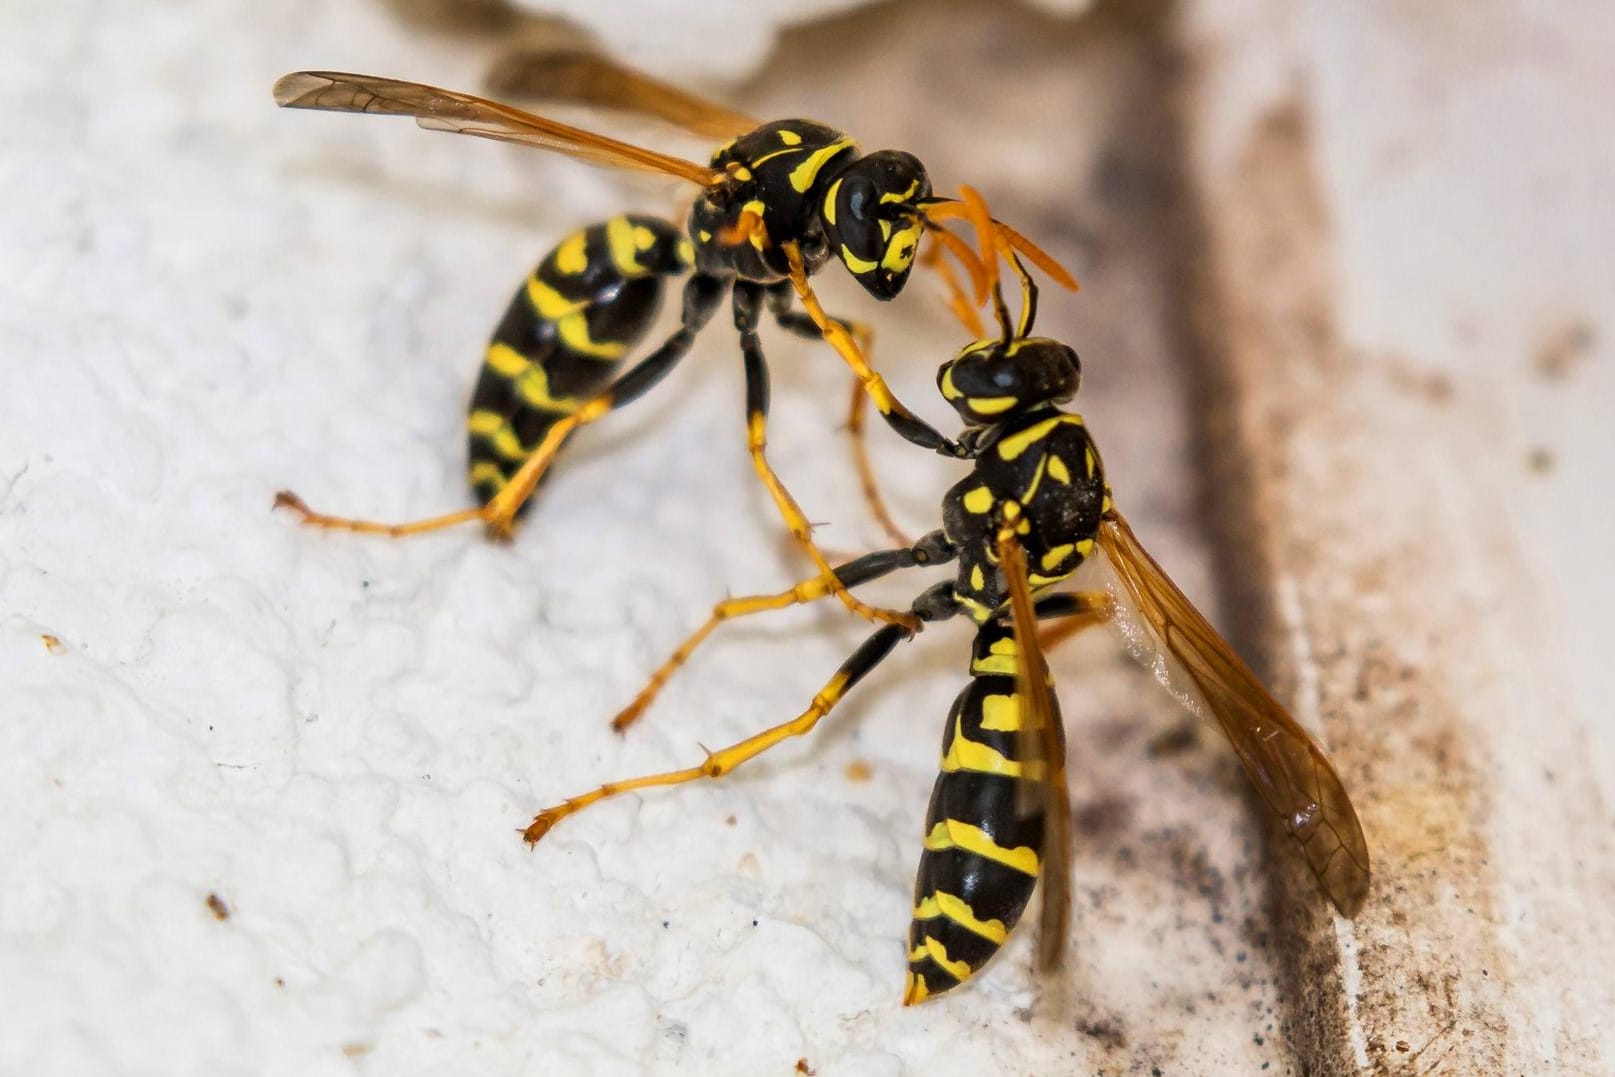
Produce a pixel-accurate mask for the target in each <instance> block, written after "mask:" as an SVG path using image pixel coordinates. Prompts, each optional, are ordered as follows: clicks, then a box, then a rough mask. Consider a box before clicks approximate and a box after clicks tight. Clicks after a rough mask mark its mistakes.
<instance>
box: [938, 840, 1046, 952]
mask: <svg viewBox="0 0 1615 1077" xmlns="http://www.w3.org/2000/svg"><path fill="white" fill-rule="evenodd" d="M925 847H926V848H927V849H930V850H931V851H932V852H942V851H943V850H946V849H963V850H964V851H965V852H967V853H975V854H976V855H977V856H980V857H984V858H985V859H987V860H991V861H992V862H993V863H995V864H1002V865H1004V866H1005V867H1006V868H1013V869H1014V870H1016V871H1018V872H1020V873H1021V874H1023V875H1034V876H1035V875H1036V874H1037V873H1038V859H1037V850H1036V849H1034V848H1032V847H1031V846H1029V845H1018V846H1016V847H1015V848H1013V849H1006V848H1005V847H1004V846H1002V845H1000V844H998V843H997V842H996V841H994V840H993V838H992V835H991V834H989V833H987V832H986V831H985V830H983V829H981V827H979V826H972V825H971V824H969V823H961V822H960V821H959V820H957V819H944V820H942V821H941V822H940V823H938V824H937V825H936V826H934V827H932V828H931V832H930V833H929V834H927V835H926V836H925ZM936 896H937V898H938V905H940V906H941V908H942V912H943V914H944V915H946V916H947V917H948V919H949V920H953V921H955V922H956V923H961V924H963V923H964V921H963V920H960V919H959V918H958V917H957V916H954V915H952V914H951V913H949V912H948V908H947V905H946V904H943V903H942V902H941V900H940V899H942V898H945V897H951V896H952V895H950V894H943V893H941V892H940V891H939V892H938V893H937V895H936ZM927 900H929V899H927ZM953 900H955V901H959V899H958V898H954V899H953ZM959 903H960V904H961V905H963V904H964V902H962V901H961V902H959ZM922 904H923V903H922ZM965 908H966V909H967V910H968V909H969V906H968V905H966V906H965ZM914 918H915V919H916V920H923V919H925V917H923V916H921V915H920V914H919V912H918V911H917V910H916V912H915V914H914ZM990 922H991V923H995V924H996V923H998V921H996V920H993V921H990ZM965 926H966V927H968V926H969V925H968V924H966V925H965ZM989 937H990V936H989ZM998 941H999V942H1002V941H1003V940H1002V939H999V940H998Z"/></svg>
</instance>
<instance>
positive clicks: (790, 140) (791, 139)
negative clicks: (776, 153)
mask: <svg viewBox="0 0 1615 1077" xmlns="http://www.w3.org/2000/svg"><path fill="white" fill-rule="evenodd" d="M774 133H775V134H777V135H779V140H780V141H781V142H783V143H785V144H786V145H787V146H800V145H801V144H802V136H801V135H799V134H797V133H796V132H795V131H792V130H791V129H790V128H788V127H781V128H780V129H779V130H778V131H776V132H774Z"/></svg>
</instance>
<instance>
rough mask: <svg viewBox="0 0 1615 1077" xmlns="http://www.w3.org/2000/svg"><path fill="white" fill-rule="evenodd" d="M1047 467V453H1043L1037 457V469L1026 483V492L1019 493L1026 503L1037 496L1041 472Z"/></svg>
mask: <svg viewBox="0 0 1615 1077" xmlns="http://www.w3.org/2000/svg"><path fill="white" fill-rule="evenodd" d="M1048 467H1049V454H1048V453H1044V454H1043V455H1042V456H1041V457H1040V458H1039V459H1038V462H1037V469H1036V470H1035V471H1033V472H1032V481H1031V482H1029V483H1027V484H1026V492H1025V493H1023V494H1021V500H1022V501H1024V502H1026V503H1027V504H1031V502H1032V498H1034V497H1036V496H1037V488H1038V487H1039V486H1042V485H1043V472H1045V471H1047V470H1048ZM1022 522H1023V523H1025V522H1026V521H1024V520H1023V521H1022ZM1029 527H1030V525H1028V528H1029ZM1015 530H1016V532H1017V533H1018V534H1022V535H1024V534H1027V531H1023V530H1021V529H1020V528H1018V527H1017V528H1016V529H1015Z"/></svg>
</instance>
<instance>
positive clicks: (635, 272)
mask: <svg viewBox="0 0 1615 1077" xmlns="http://www.w3.org/2000/svg"><path fill="white" fill-rule="evenodd" d="M606 249H607V250H609V251H610V252H611V263H612V265H615V266H616V267H617V272H619V273H621V274H622V275H623V276H625V277H639V276H643V275H644V273H645V267H644V266H642V265H640V264H639V246H638V244H636V243H635V242H634V226H633V222H631V221H629V219H628V218H627V217H613V218H611V220H609V221H607V222H606Z"/></svg>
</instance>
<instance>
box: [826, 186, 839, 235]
mask: <svg viewBox="0 0 1615 1077" xmlns="http://www.w3.org/2000/svg"><path fill="white" fill-rule="evenodd" d="M839 190H841V177H839V176H837V177H836V181H835V182H834V183H832V184H830V189H829V190H828V191H825V192H824V219H825V220H827V221H829V222H830V223H831V224H832V225H833V224H835V223H836V192H837V191H839Z"/></svg>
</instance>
